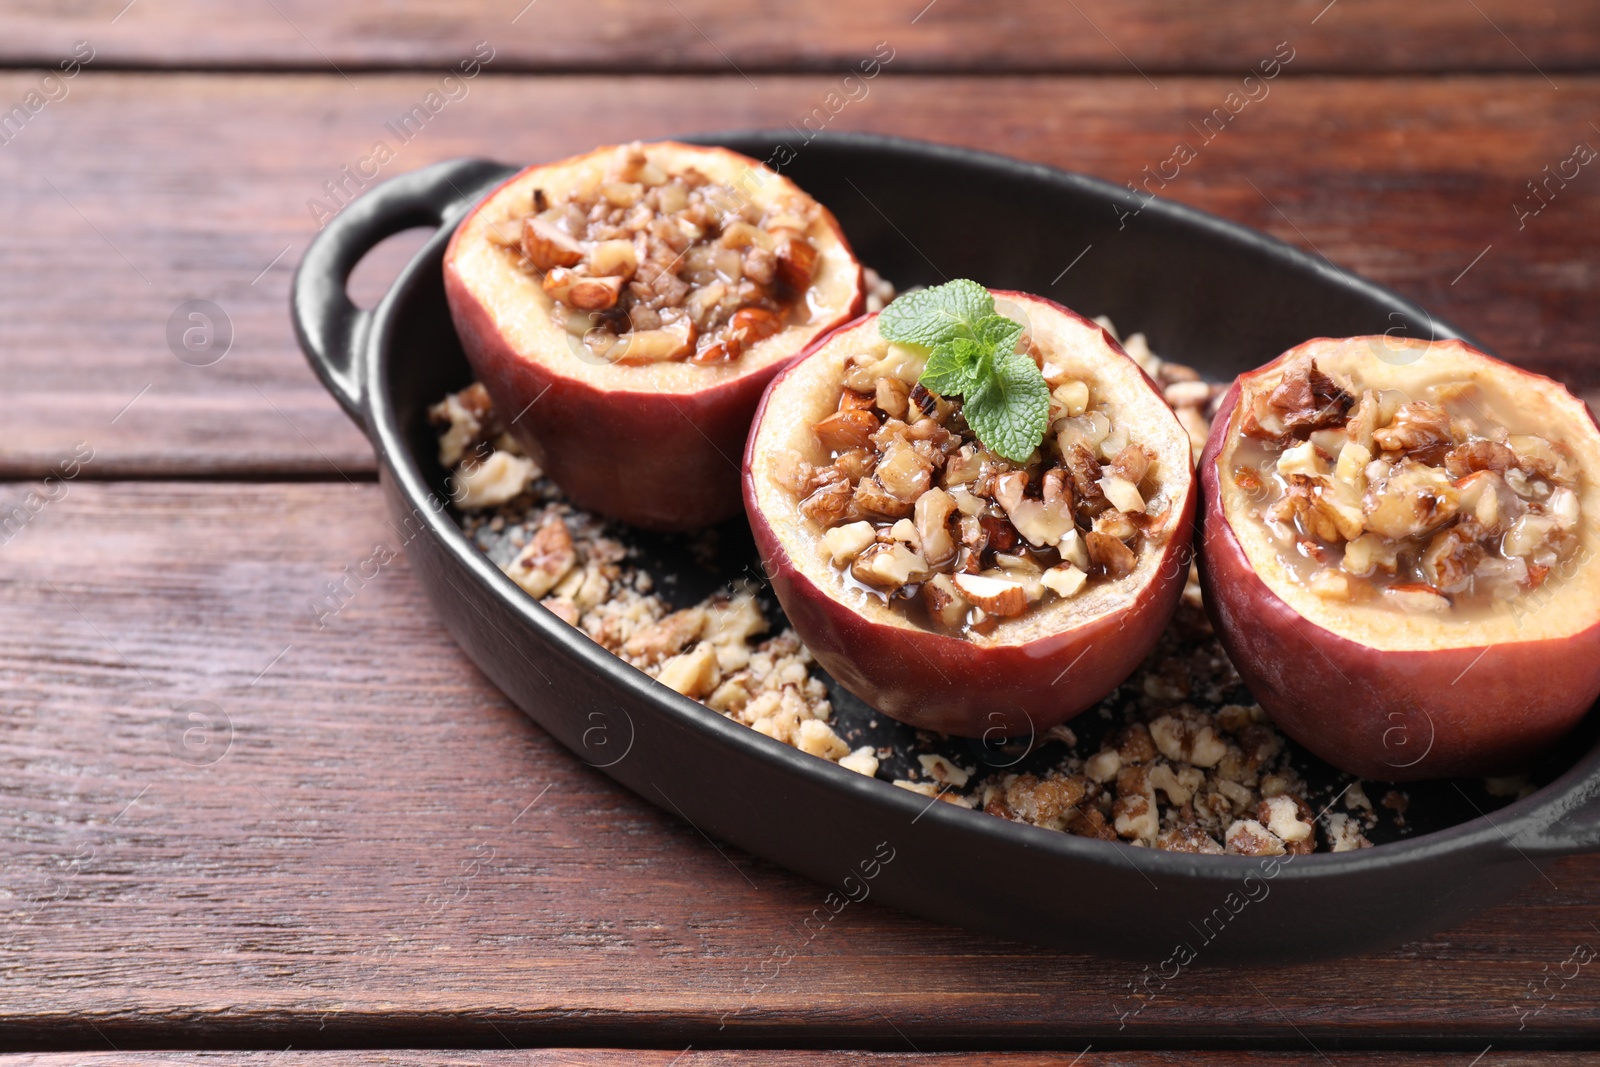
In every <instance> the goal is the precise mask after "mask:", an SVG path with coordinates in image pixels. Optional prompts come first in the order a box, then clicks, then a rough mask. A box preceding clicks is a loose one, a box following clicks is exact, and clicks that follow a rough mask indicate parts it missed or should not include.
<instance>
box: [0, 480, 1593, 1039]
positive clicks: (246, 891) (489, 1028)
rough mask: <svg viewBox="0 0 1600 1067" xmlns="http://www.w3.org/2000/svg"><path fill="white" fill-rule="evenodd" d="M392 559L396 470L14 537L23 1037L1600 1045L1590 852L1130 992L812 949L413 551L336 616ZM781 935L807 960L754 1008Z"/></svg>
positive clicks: (1118, 977) (1029, 968) (855, 914)
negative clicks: (448, 612)
mask: <svg viewBox="0 0 1600 1067" xmlns="http://www.w3.org/2000/svg"><path fill="white" fill-rule="evenodd" d="M379 544H386V545H390V546H394V544H395V534H394V533H393V532H392V531H391V530H390V529H389V528H387V527H386V526H385V524H384V522H383V519H382V516H381V514H380V511H379V501H378V495H377V489H376V487H374V486H371V485H358V486H354V487H352V486H350V485H347V484H345V483H343V482H342V481H339V482H330V483H320V484H212V483H159V482H147V483H90V482H85V481H77V482H71V483H68V484H67V487H66V492H65V495H64V496H62V497H61V498H60V499H58V500H56V501H54V502H52V503H50V504H48V506H46V507H45V508H43V509H42V510H41V511H40V512H39V514H38V515H37V516H36V517H35V519H34V520H33V521H32V522H31V523H30V524H28V525H27V526H25V527H24V528H22V529H21V531H20V532H19V533H17V535H16V536H15V537H14V538H12V539H11V540H10V541H9V543H7V544H5V545H3V546H0V598H3V602H4V605H5V610H4V611H3V612H0V694H3V697H0V857H3V861H4V866H3V881H0V887H3V888H0V920H3V925H0V988H4V990H5V997H4V998H3V1001H0V1047H4V1048H7V1049H12V1050H25V1049H79V1050H93V1049H99V1050H103V1051H107V1052H110V1051H112V1050H114V1049H129V1048H151V1047H160V1048H175V1047H194V1046H204V1047H210V1048H229V1047H232V1048H258V1049H261V1048H265V1049H282V1048H284V1047H285V1046H290V1045H292V1046H293V1047H294V1049H296V1050H300V1049H305V1048H311V1047H339V1046H343V1047H348V1046H351V1045H372V1044H377V1043H382V1044H384V1045H387V1046H391V1047H407V1046H411V1045H416V1044H425V1045H443V1046H453V1047H483V1048H495V1047H500V1048H505V1047H506V1046H507V1043H510V1045H511V1046H514V1047H528V1046H536V1045H550V1044H572V1043H583V1044H601V1045H605V1044H611V1045H615V1044H640V1045H649V1046H652V1047H655V1048H658V1049H667V1050H670V1051H672V1052H673V1053H674V1054H675V1053H676V1051H677V1050H681V1049H683V1048H684V1047H685V1046H686V1045H689V1044H691V1043H692V1044H693V1045H694V1046H695V1047H696V1048H697V1049H703V1048H706V1047H716V1046H745V1047H749V1046H789V1047H811V1048H838V1047H849V1048H861V1049H878V1050H887V1051H900V1052H911V1051H919V1050H920V1051H922V1052H929V1051H933V1050H938V1049H947V1048H983V1047H992V1046H996V1045H1004V1046H1012V1047H1024V1048H1026V1047H1035V1048H1045V1049H1055V1050H1064V1051H1067V1052H1070V1053H1072V1054H1076V1052H1078V1051H1081V1050H1082V1049H1083V1047H1084V1046H1085V1045H1087V1044H1090V1043H1093V1045H1094V1046H1095V1048H1096V1050H1104V1049H1108V1048H1118V1047H1129V1046H1144V1047H1149V1046H1152V1045H1164V1046H1167V1047H1178V1048H1183V1047H1193V1046H1195V1045H1213V1046H1214V1045H1216V1044H1218V1043H1224V1044H1230V1045H1235V1046H1244V1047H1252V1048H1257V1049H1277V1050H1280V1051H1284V1052H1291V1053H1298V1054H1302V1055H1312V1054H1314V1053H1315V1052H1316V1051H1317V1050H1331V1049H1335V1048H1373V1047H1376V1048H1418V1047H1426V1046H1433V1047H1434V1048H1435V1050H1436V1051H1437V1050H1440V1049H1454V1050H1457V1051H1460V1052H1464V1053H1467V1057H1466V1058H1470V1055H1475V1054H1476V1053H1478V1052H1480V1051H1482V1050H1483V1048H1484V1046H1485V1045H1488V1044H1490V1043H1493V1044H1494V1046H1495V1049H1496V1052H1497V1053H1498V1052H1499V1051H1500V1050H1503V1049H1506V1048H1512V1047H1517V1046H1525V1045H1529V1044H1531V1043H1534V1042H1550V1041H1561V1042H1565V1043H1568V1044H1569V1045H1570V1044H1576V1043H1593V1042H1595V1041H1596V1040H1597V1038H1600V1034H1597V1032H1596V1031H1597V1029H1600V1022H1597V1020H1600V977H1597V976H1596V975H1594V974H1592V973H1590V972H1589V971H1585V970H1581V969H1580V973H1579V974H1578V975H1577V976H1576V977H1575V978H1572V979H1571V980H1570V981H1568V982H1566V984H1565V985H1564V986H1563V985H1560V984H1559V983H1555V984H1551V985H1549V986H1548V987H1541V985H1540V983H1541V982H1544V981H1546V980H1548V979H1550V978H1551V976H1552V975H1560V974H1561V973H1562V963H1563V961H1567V960H1569V959H1570V958H1571V957H1572V954H1573V953H1574V951H1575V950H1576V949H1577V947H1578V946H1580V945H1590V946H1592V945H1594V944H1596V943H1600V930H1597V929H1596V928H1595V926H1594V925H1593V921H1594V916H1595V914H1596V905H1597V904H1600V858H1596V857H1588V858H1582V859H1571V860H1566V861H1562V862H1559V863H1554V864H1550V865H1548V866H1547V867H1546V869H1545V872H1544V873H1545V875H1546V878H1547V879H1548V880H1546V879H1539V880H1537V881H1536V882H1535V883H1534V884H1533V885H1532V886H1531V887H1530V888H1529V889H1528V890H1526V891H1524V892H1523V893H1522V894H1521V895H1520V896H1518V897H1517V898H1516V899H1515V900H1513V901H1512V902H1510V903H1509V904H1507V905H1505V906H1503V907H1500V908H1498V909H1495V910H1494V911H1491V912H1488V913H1486V914H1484V915H1482V916H1480V917H1478V918H1476V919H1474V920H1472V921H1470V922H1468V923H1466V924H1464V925H1462V926H1460V927H1458V928H1456V929H1453V930H1450V931H1447V932H1445V933H1442V934H1440V935H1437V936H1435V937H1432V938H1430V939H1428V940H1427V941H1424V942H1418V943H1414V944H1411V945H1408V946H1405V947H1404V948H1401V949H1398V950H1395V951H1393V952H1389V953H1386V954H1383V955H1380V956H1374V957H1370V958H1364V959H1357V960H1351V961H1346V962H1342V963H1334V964H1325V965H1319V966H1316V967H1299V968H1294V967H1291V968H1283V969H1278V970H1262V971H1254V972H1233V971H1224V970H1218V969H1215V968H1204V967H1197V968H1196V969H1193V970H1189V971H1186V972H1184V973H1183V974H1182V976H1181V977H1180V978H1179V979H1178V980H1175V981H1173V982H1171V983H1170V984H1169V985H1168V986H1167V988H1166V990H1165V991H1164V992H1163V993H1162V994H1161V995H1160V996H1158V997H1155V998H1154V999H1151V1000H1149V1001H1148V1002H1146V1003H1144V1005H1143V1008H1142V1010H1138V1011H1133V1010H1132V1007H1134V1006H1136V1005H1137V1004H1138V1002H1137V1001H1134V1000H1132V999H1130V998H1131V997H1132V990H1133V986H1134V984H1135V983H1137V982H1138V981H1140V980H1141V978H1142V976H1143V975H1144V974H1145V973H1146V972H1144V971H1143V970H1142V969H1141V968H1140V967H1139V966H1138V965H1134V964H1128V963H1118V962H1112V961H1106V960H1099V959H1091V958H1085V957H1077V956H1072V955H1067V954H1063V953H1058V952H1050V951H1044V950H1039V949H1034V948H1030V947H1028V946H1025V945H1019V944H1011V943H1003V942H998V941H994V940H990V939H985V938H981V937H977V936H974V935H970V934H967V933H964V932H962V931H959V930H955V929H949V928H943V927H938V926H934V925H931V924H928V923H925V922H921V921H918V920H915V919H912V918H909V917H907V916H904V915H902V914H898V913H895V912H892V911H890V910H887V909H885V908H880V907H878V906H877V905H875V904H874V903H872V902H870V901H869V902H867V903H866V904H864V905H860V906H856V907H852V908H851V910H849V911H848V912H846V913H843V914H841V916H840V918H839V920H838V922H837V923H836V924H834V925H833V926H831V927H830V928H829V929H828V930H827V932H826V934H825V935H824V936H819V937H816V938H815V939H814V940H810V941H808V942H806V941H802V940H801V937H802V935H801V934H800V933H799V932H798V930H799V927H798V923H799V920H800V919H801V918H802V917H803V916H805V915H807V914H809V912H810V911H811V909H812V908H813V907H814V906H816V904H817V903H818V901H819V900H820V895H821V892H822V891H821V889H819V888H818V887H817V886H815V885H812V884H810V883H807V882H805V881H803V880H801V879H798V878H796V877H793V876H791V875H789V874H786V873H784V872H783V871H781V870H778V869H775V868H774V867H772V866H770V865H768V864H766V863H763V862H760V861H757V860H754V859H751V858H750V857H747V856H745V855H742V854H739V853H736V852H723V851H719V850H718V849H716V848H713V847H711V846H710V845H709V844H708V843H707V842H706V841H705V840H704V839H703V838H701V837H700V836H699V835H698V834H697V833H696V831H695V830H693V829H692V828H691V827H689V826H687V825H684V824H682V823H680V822H678V821H677V820H676V819H674V818H670V817H668V816H665V815H663V814H662V813H661V812H660V811H659V810H657V809H656V808H654V807H652V806H650V805H649V804H646V803H644V802H642V801H640V800H639V799H637V798H635V797H633V796H632V795H630V794H627V793H625V792H623V791H622V790H621V789H619V788H618V787H616V786H614V785H613V784H611V783H610V782H609V780H607V779H605V778H603V777H601V776H600V775H599V774H598V773H597V772H595V771H593V770H590V769H589V768H587V767H585V766H583V765H582V764H580V763H579V762H578V761H577V760H576V759H574V758H573V757H571V756H570V755H568V754H567V753H566V752H565V751H564V750H560V749H558V748H557V747H556V746H555V744H554V743H553V742H552V741H550V740H549V739H548V738H547V737H546V736H545V735H544V734H542V733H541V732H540V731H539V730H538V729H536V728H535V727H533V726H532V725H531V724H530V723H529V722H527V721H526V720H525V719H524V718H523V717H522V716H521V715H520V714H518V713H517V712H516V711H515V710H513V709H512V708H511V707H509V706H508V705H507V703H506V702H505V701H504V699H503V698H501V697H500V696H499V695H498V694H497V693H496V692H495V691H493V690H492V689H490V688H489V687H488V686H487V685H486V684H485V683H484V681H483V679H482V678H481V677H480V676H479V675H478V673H477V672H476V670H475V669H474V668H473V667H471V666H470V664H469V663H468V662H467V660H466V659H465V657H464V656H463V655H462V653H461V652H460V651H458V650H457V649H456V648H455V647H454V646H453V645H452V644H451V643H450V642H449V641H448V639H447V638H446V637H445V636H444V635H443V633H442V632H441V630H440V629H439V627H438V626H437V624H436V622H435V619H434V616H433V614H432V612H431V610H430V608H429V606H428V604H427V603H426V602H424V600H423V598H422V596H421V593H420V590H419V586H418V584H417V583H416V582H415V581H414V580H413V577H412V576H411V574H410V573H409V572H408V570H407V568H406V566H405V563H404V562H403V560H398V561H396V562H394V563H392V564H390V565H389V566H387V567H384V568H382V569H381V570H379V571H378V572H377V574H376V576H375V577H373V578H371V579H370V580H367V581H365V582H364V583H363V584H361V585H360V587H355V586H352V587H351V588H350V590H349V591H348V592H347V593H346V594H345V595H344V596H343V597H342V598H341V599H342V600H343V601H344V606H343V608H342V610H340V611H338V612H337V614H334V615H333V616H331V617H330V618H328V619H327V620H326V625H325V626H324V627H323V628H322V629H318V628H317V613H316V611H315V609H314V608H313V607H312V605H311V601H312V600H313V598H318V597H322V596H325V595H326V586H325V583H326V582H328V581H330V580H332V579H335V578H339V577H341V576H342V572H343V569H344V568H345V567H346V566H348V567H349V568H350V569H351V570H352V571H354V570H358V569H359V567H358V565H359V564H360V562H361V561H362V560H365V559H368V558H369V557H371V556H373V554H374V547H375V546H376V545H379ZM196 702H199V703H196ZM196 715H198V716H200V717H199V718H195V717H193V716H196ZM1306 921H1307V922H1308V923H1311V922H1315V921H1317V917H1316V916H1314V915H1308V916H1307V917H1306ZM796 946H799V947H796ZM776 947H783V948H786V949H788V950H789V951H794V952H796V953H797V955H796V958H795V959H794V960H793V961H792V962H791V963H789V964H788V966H787V967H785V968H781V969H780V973H779V974H778V975H777V976H776V977H771V979H770V981H769V982H768V984H766V985H765V987H764V988H760V989H759V990H756V991H755V993H754V995H753V996H752V995H751V987H752V985H753V984H754V983H755V982H756V981H757V980H758V977H757V976H760V975H761V974H762V973H763V964H764V963H765V962H766V961H769V960H770V959H771V954H772V952H773V950H774V948H776ZM1154 962H1155V961H1152V963H1154ZM1530 988H1532V989H1535V990H1540V989H1547V990H1548V993H1547V995H1545V998H1544V999H1540V1000H1535V999H1532V996H1533V994H1531V993H1530V992H1529V990H1530ZM1541 1004H1542V1005H1543V1008H1542V1010H1541V1011H1538V1012H1537V1013H1534V1010H1533V1009H1534V1008H1536V1007H1539V1006H1540V1005H1541ZM1119 1006H1120V1008H1119ZM1119 1012H1120V1013H1121V1014H1119ZM1519 1013H1521V1014H1519ZM552 1055H553V1054H552ZM630 1055H631V1054H630ZM659 1055H661V1056H663V1057H665V1056H666V1053H661V1054H659ZM3 1062H4V1061H0V1064H3ZM535 1062H542V1061H537V1060H536V1061H535ZM543 1062H547V1061H543ZM556 1062H580V1063H581V1062H585V1061H583V1060H582V1059H577V1060H573V1061H556ZM779 1062H787V1061H782V1060H780V1061H779ZM1024 1062H1026V1061H1024ZM1106 1062H1135V1063H1137V1062H1141V1061H1139V1060H1137V1059H1135V1060H1122V1061H1119V1060H1117V1059H1115V1058H1112V1059H1111V1060H1109V1061H1106ZM1144 1062H1156V1061H1144ZM1380 1062H1381V1061H1380ZM1463 1062H1465V1059H1463ZM1487 1062H1494V1061H1487Z"/></svg>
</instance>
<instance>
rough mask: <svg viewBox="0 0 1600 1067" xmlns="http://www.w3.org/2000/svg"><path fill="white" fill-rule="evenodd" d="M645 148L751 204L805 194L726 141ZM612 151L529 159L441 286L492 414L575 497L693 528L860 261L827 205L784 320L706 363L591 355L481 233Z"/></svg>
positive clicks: (859, 289)
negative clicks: (809, 266) (738, 350)
mask: <svg viewBox="0 0 1600 1067" xmlns="http://www.w3.org/2000/svg"><path fill="white" fill-rule="evenodd" d="M645 148H646V151H647V154H648V155H649V158H650V160H651V162H653V163H656V164H657V165H659V166H661V167H663V169H665V170H667V171H668V172H669V173H677V172H679V171H681V170H682V169H683V168H687V167H691V166H692V167H694V168H696V169H698V170H699V171H701V173H703V174H705V175H706V176H707V177H709V178H711V179H712V180H713V181H718V182H722V183H724V184H727V185H731V186H733V187H734V188H735V189H737V190H739V191H740V192H741V193H742V195H745V196H748V197H749V198H750V200H751V201H752V202H755V203H757V204H765V203H768V202H775V201H776V200H777V199H778V198H780V197H785V198H787V197H793V196H796V195H799V196H804V194H803V193H801V192H800V190H799V189H798V188H797V187H796V186H795V185H794V183H793V182H791V181H789V179H787V178H784V177H782V176H780V175H778V174H776V173H774V172H772V171H770V170H768V169H767V168H766V167H764V166H763V165H762V164H760V163H758V162H756V161H755V160H752V159H748V158H746V157H745V156H742V155H739V154H738V153H735V152H731V151H729V150H727V149H723V148H704V147H698V146H691V145H683V144H677V143H674V142H659V143H655V144H651V145H647V146H645ZM615 151H616V150H615V149H613V148H602V149H597V150H595V151H594V152H590V153H587V154H585V155H582V156H577V157H574V158H572V159H568V160H563V161H561V162H558V163H551V164H545V165H541V166H536V167H531V168H529V169H527V170H524V171H522V172H521V173H519V174H517V175H516V176H514V177H512V178H511V179H510V180H508V181H507V182H506V183H505V184H504V185H502V186H501V187H500V188H499V189H497V190H496V191H495V192H494V193H492V194H490V196H489V197H488V198H486V199H485V200H484V201H483V203H482V204H480V205H479V206H478V207H477V208H476V209H475V210H474V211H473V212H472V213H471V214H469V215H468V216H467V217H466V219H464V220H463V221H462V223H461V225H460V227H459V228H458V229H457V231H456V234H455V236H454V238H453V239H452V240H451V242H450V246H449V248H448V249H447V250H446V252H445V259H444V283H445V295H446V298H447V300H448V302H449V305H450V313H451V317H452V318H453V320H454V322H455V327H456V332H457V334H458V335H459V337H460V339H461V344H462V348H463V350H464V351H465V353H466V356H467V359H468V361H469V362H470V363H471V365H472V368H473V371H474V372H475V374H476V375H477V378H478V380H480V381H481V382H483V384H484V386H485V387H486V388H487V389H488V390H489V394H490V396H491V397H492V398H493V400H494V404H495V409H496V411H499V412H503V413H504V417H505V418H506V419H507V420H508V421H509V422H510V429H511V432H512V433H513V434H515V435H516V437H517V438H518V439H519V440H520V441H521V442H522V443H523V445H524V447H526V448H527V449H528V450H529V451H530V453H531V454H533V455H535V456H536V457H538V459H539V461H540V462H541V463H542V464H543V466H544V468H545V470H546V472H547V473H548V474H549V475H550V476H551V478H553V479H554V480H555V482H556V484H558V485H559V486H560V487H561V488H562V490H563V491H564V492H565V493H566V494H567V496H568V497H569V498H570V499H571V500H572V502H573V503H574V504H576V505H577V506H579V507H581V508H584V509H586V510H590V511H595V512H598V513H600V514H603V515H607V516H610V517H613V518H617V519H621V520H623V521H624V522H628V523H632V524H634V525H638V526H643V527H648V528H652V529H664V530H686V529H695V528H699V527H703V526H706V525H709V524H712V523H715V522H719V521H722V520H724V519H728V518H731V517H732V516H734V515H736V514H738V512H739V460H740V456H741V455H742V454H743V450H744V442H745V437H746V434H747V433H748V431H749V427H750V420H751V417H752V416H753V414H754V412H755V408H756V404H757V403H758V402H759V400H760V397H761V393H762V390H764V389H765V388H766V385H767V383H768V382H770V381H771V379H772V377H773V375H775V374H776V373H777V372H778V371H779V370H780V369H782V367H783V366H785V365H786V364H787V363H789V362H790V361H792V360H793V359H794V358H795V357H796V356H797V355H798V354H799V353H800V352H801V350H802V349H804V348H805V347H806V346H807V345H808V344H810V343H811V342H812V341H813V340H814V339H816V338H817V337H820V336H821V335H823V334H825V333H827V332H828V331H829V330H832V329H833V328H834V327H836V326H838V325H839V324H841V323H844V322H847V321H849V320H850V319H852V318H854V317H856V316H857V315H859V314H860V313H861V309H862V305H863V301H864V295H863V284H862V271H861V266H860V264H858V263H857V262H856V260H855V257H854V256H853V255H852V253H851V251H850V246H849V244H848V242H847V241H846V240H845V237H844V234H843V232H842V231H841V230H840V228H839V224H838V222H837V220H835V219H834V218H833V216H832V214H830V213H829V212H828V211H827V210H826V209H825V208H824V209H821V210H820V211H819V212H818V216H817V220H816V222H815V223H813V224H812V226H811V228H810V230H809V231H808V232H807V233H806V237H807V239H808V240H809V241H810V242H811V244H812V245H813V246H814V247H815V248H816V250H817V265H816V268H815V273H814V274H813V277H812V281H811V286H810V288H809V289H808V290H807V292H806V293H805V294H803V295H802V296H801V297H800V298H799V304H798V305H797V309H796V313H795V317H794V319H793V320H792V321H791V322H790V324H789V325H788V326H787V327H786V328H784V329H783V330H781V331H779V332H777V333H775V334H773V335H772V336H770V337H766V338H764V339H762V340H759V341H757V342H755V343H753V344H751V345H749V346H747V347H746V349H745V350H744V352H743V353H742V355H741V356H740V357H739V358H738V359H736V360H733V361H730V362H726V363H720V364H714V365H706V366H702V365H693V364H689V363H685V362H681V361H670V360H669V361H663V362H656V363H650V364H647V365H640V366H626V365H620V364H613V363H609V362H607V361H606V360H604V359H602V358H599V357H596V356H594V355H593V354H592V353H589V352H588V351H587V350H586V349H585V348H584V347H583V345H582V344H581V343H580V342H579V341H578V339H577V338H576V337H574V336H573V335H572V334H570V333H569V332H567V330H566V329H565V328H564V327H562V326H561V325H560V324H558V323H557V322H555V321H554V319H553V317H552V314H551V311H552V307H553V304H552V301H551V298H550V297H549V296H548V295H547V294H546V293H545V292H544V290H543V288H542V287H541V285H540V282H539V280H538V279H537V278H535V277H533V276H531V275H529V274H527V273H525V272H523V271H522V270H520V269H518V268H517V266H516V265H515V263H514V261H513V259H512V257H511V255H510V254H509V253H507V252H506V251H505V250H504V249H503V248H501V247H498V246H497V245H496V244H495V243H494V242H493V241H491V240H490V239H489V230H490V228H491V227H494V226H505V225H506V224H507V222H508V220H512V219H516V218H519V217H521V216H522V215H526V214H527V210H528V209H527V206H526V205H527V204H528V203H530V202H531V199H532V195H533V190H534V189H543V190H545V191H546V193H547V194H548V195H550V196H551V197H555V196H558V195H560V194H562V193H565V192H566V191H568V190H571V189H575V188H581V187H584V185H585V183H593V182H596V181H598V180H599V176H600V175H602V174H603V173H604V171H605V168H606V167H607V165H608V164H609V163H610V161H611V159H612V158H613V153H614V152H615Z"/></svg>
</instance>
